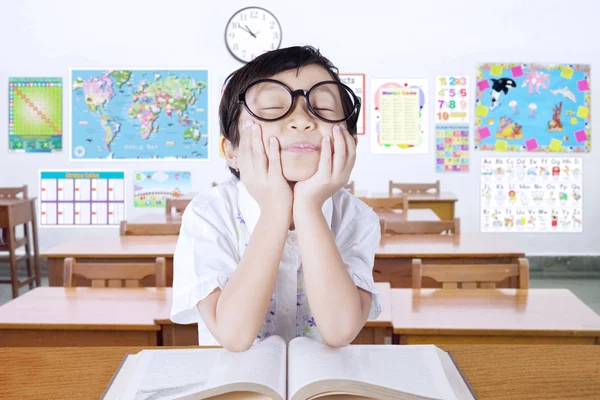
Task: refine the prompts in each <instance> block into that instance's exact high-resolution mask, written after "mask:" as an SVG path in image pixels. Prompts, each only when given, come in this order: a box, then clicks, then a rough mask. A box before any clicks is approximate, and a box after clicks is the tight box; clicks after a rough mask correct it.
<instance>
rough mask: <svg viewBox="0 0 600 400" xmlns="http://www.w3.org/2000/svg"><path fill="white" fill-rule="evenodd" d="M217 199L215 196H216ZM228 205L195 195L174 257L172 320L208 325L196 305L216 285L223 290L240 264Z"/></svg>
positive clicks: (202, 328)
mask: <svg viewBox="0 0 600 400" xmlns="http://www.w3.org/2000/svg"><path fill="white" fill-rule="evenodd" d="M213 200H214V199H213ZM227 215H228V213H227V206H226V205H225V204H219V202H217V201H211V199H210V198H208V199H207V198H198V197H196V198H195V199H194V200H193V201H192V203H190V205H189V206H188V207H187V208H186V210H185V212H184V214H183V217H182V223H181V230H180V232H179V239H178V241H177V246H176V248H175V255H174V260H173V304H172V306H171V320H172V321H173V322H175V323H179V324H190V323H194V322H198V328H199V331H200V333H202V331H203V330H206V326H205V325H204V323H203V321H202V320H201V317H200V312H199V311H198V309H197V307H196V305H197V304H198V302H199V301H200V300H203V299H204V298H206V297H207V296H208V295H209V294H211V293H212V292H213V291H214V290H215V289H216V288H220V289H221V290H223V289H224V288H225V284H226V283H227V281H228V279H229V278H230V277H231V275H232V274H233V272H234V271H235V269H236V267H237V265H238V264H239V255H238V251H237V244H236V243H237V242H236V234H235V230H234V229H235V228H234V227H233V225H232V223H231V221H229V220H228V217H227Z"/></svg>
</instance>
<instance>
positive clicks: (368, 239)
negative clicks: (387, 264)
mask: <svg viewBox="0 0 600 400" xmlns="http://www.w3.org/2000/svg"><path fill="white" fill-rule="evenodd" d="M380 240H381V231H380V226H379V217H378V216H377V214H375V212H374V211H373V210H372V209H371V208H369V207H364V208H362V209H361V210H360V211H359V212H358V214H356V216H355V217H354V218H353V219H352V220H351V221H350V222H349V223H348V224H347V225H346V226H345V227H344V228H343V229H342V231H341V232H340V233H339V234H338V236H337V238H336V245H337V248H338V250H339V252H340V256H341V257H342V261H343V262H344V265H345V266H346V269H347V271H348V274H349V275H350V278H351V279H352V281H353V282H354V284H355V285H356V286H357V287H359V288H361V289H364V290H366V291H368V292H371V310H370V311H369V320H372V319H376V318H377V317H378V316H379V314H380V313H381V311H382V310H383V305H382V301H381V295H380V294H379V291H378V290H377V288H376V287H375V281H374V280H373V263H374V261H375V252H376V251H377V249H378V247H379V242H380Z"/></svg>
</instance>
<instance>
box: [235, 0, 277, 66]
mask: <svg viewBox="0 0 600 400" xmlns="http://www.w3.org/2000/svg"><path fill="white" fill-rule="evenodd" d="M225 43H226V44H227V48H228V49H229V52H230V53H231V55H232V56H234V57H235V58H237V59H238V60H240V61H241V62H244V63H247V62H250V61H252V60H254V59H255V58H256V57H258V56H259V55H261V54H263V53H266V52H267V51H271V50H275V49H278V48H279V46H281V25H279V21H277V18H275V16H274V15H273V14H271V13H270V12H269V11H267V10H265V9H264V8H260V7H248V8H244V9H242V10H240V11H238V12H237V13H235V14H234V15H233V16H232V17H231V19H229V22H228V23H227V27H226V28H225Z"/></svg>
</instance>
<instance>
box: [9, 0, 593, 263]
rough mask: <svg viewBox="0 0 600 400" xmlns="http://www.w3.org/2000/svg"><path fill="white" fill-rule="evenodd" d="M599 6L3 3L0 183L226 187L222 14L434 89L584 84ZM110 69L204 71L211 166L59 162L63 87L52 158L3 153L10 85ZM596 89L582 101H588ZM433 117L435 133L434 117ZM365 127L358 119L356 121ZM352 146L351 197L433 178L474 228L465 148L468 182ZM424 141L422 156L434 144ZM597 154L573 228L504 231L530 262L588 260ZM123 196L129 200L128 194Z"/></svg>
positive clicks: (58, 234) (229, 65)
mask: <svg viewBox="0 0 600 400" xmlns="http://www.w3.org/2000/svg"><path fill="white" fill-rule="evenodd" d="M598 4H599V3H598V2H597V1H595V0H571V1H569V2H566V3H565V2H564V1H563V0H527V1H525V0H520V1H519V0H506V1H503V2H493V1H481V0H479V1H476V0H454V1H450V2H449V1H445V0H419V1H397V0H396V1H391V0H390V1H371V2H365V1H357V0H346V1H344V2H341V1H338V2H333V1H330V2H325V1H323V0H304V1H302V2H287V1H282V0H278V1H276V0H269V1H256V2H250V3H247V2H244V1H241V0H234V1H231V0H229V1H226V2H225V1H215V2H208V1H200V0H171V1H165V0H162V1H159V0H145V1H141V0H135V1H132V0H103V1H81V0H55V1H45V0H38V1H34V0H19V1H7V0H3V1H2V2H0V54H1V55H0V58H1V61H0V87H1V88H2V91H1V93H2V94H0V132H1V133H2V135H1V136H0V186H14V185H22V184H24V183H26V184H28V185H29V187H30V190H31V193H32V194H33V195H35V194H36V193H37V192H38V189H39V182H38V170H39V169H44V168H56V169H63V168H64V169H74V168H103V167H110V168H122V169H124V170H125V171H127V173H128V175H127V176H128V178H129V179H131V176H132V171H134V170H135V169H138V168H140V167H142V166H143V167H144V168H145V169H153V168H155V169H164V170H169V169H178V170H191V171H192V179H193V185H194V189H195V190H201V189H203V188H208V187H209V186H210V182H211V181H213V180H215V179H222V178H226V177H227V174H228V172H227V170H226V168H225V163H224V160H223V159H221V158H220V157H219V155H218V140H217V138H218V133H219V129H218V121H217V106H218V102H219V98H218V93H219V89H220V85H221V82H222V78H224V77H225V76H226V75H227V74H228V73H229V72H231V71H232V70H234V69H237V68H239V67H240V66H241V64H239V63H238V62H237V61H236V60H234V59H233V57H231V56H230V55H229V53H228V52H227V50H226V48H225V44H224V40H223V32H224V28H225V24H226V23H227V20H228V19H229V17H230V16H231V15H232V14H233V13H234V12H235V11H237V10H238V9H240V8H243V7H245V6H248V5H258V6H262V7H265V8H267V9H269V10H271V11H272V12H273V13H274V14H275V15H276V16H277V18H278V19H279V21H280V23H281V24H282V28H283V43H282V46H290V45H294V44H312V45H315V46H318V47H320V48H321V50H322V52H323V53H324V54H325V55H326V56H327V57H329V58H330V59H332V60H333V62H334V63H335V64H336V65H337V66H338V67H339V68H340V70H341V71H342V72H344V71H345V72H364V73H366V74H367V93H368V92H369V79H370V78H376V77H382V78H392V77H414V78H428V79H430V86H433V78H434V77H435V76H436V75H440V74H469V76H470V77H471V82H472V83H473V82H474V77H475V65H476V63H478V62H540V63H544V62H548V63H551V62H554V63H559V62H566V63H589V64H592V83H593V82H594V79H593V76H594V73H595V72H596V67H597V65H598V62H599V61H600V44H599V43H600V42H599V41H598V40H597V38H600V23H598V21H597V18H595V17H594V16H595V15H596V16H597V15H598V12H600V6H599V5H598ZM594 38H595V39H594ZM111 66H118V67H123V66H128V67H131V68H136V67H137V68H143V67H150V68H152V67H173V68H181V67H209V68H210V69H211V81H210V85H211V89H210V90H211V92H210V94H211V102H210V110H209V112H210V114H209V115H210V122H209V125H210V131H209V132H210V135H211V136H210V137H211V142H212V143H211V158H212V159H211V161H210V162H207V163H164V162H161V163H156V162H155V163H151V162H148V163H132V162H114V163H109V164H107V163H101V164H98V163H93V162H84V163H81V162H77V163H76V164H73V163H69V156H68V155H69V153H68V149H69V148H70V140H69V125H70V124H69V121H68V120H67V118H68V109H67V106H68V90H66V89H65V100H64V101H65V103H64V104H65V112H64V114H65V119H64V127H65V129H64V143H63V145H64V149H65V150H64V151H63V152H62V153H57V154H39V155H35V154H8V152H7V148H8V140H7V109H8V105H7V97H8V96H7V95H6V94H7V91H8V89H7V84H8V78H9V77H35V76H46V77H54V76H61V77H63V82H64V83H65V84H66V83H67V82H68V81H69V68H73V67H111ZM596 87H597V86H595V85H594V88H593V92H594V93H593V96H592V97H593V98H594V99H595V98H596V97H597V96H598V95H599V94H598V93H599V92H598V90H596ZM431 93H433V89H432V90H431ZM597 104H598V102H597V101H593V105H592V107H593V108H592V114H596V111H597V110H599V108H598V106H597ZM599 115H600V114H599ZM431 118H432V120H431V121H430V123H431V126H433V113H431ZM368 121H369V115H368V114H367V126H368ZM595 129H598V128H595ZM594 137H595V138H596V137H597V135H594ZM361 139H362V140H360V142H359V154H358V160H357V165H356V168H355V170H354V173H353V176H352V179H354V180H355V181H356V184H357V189H358V190H371V191H385V190H386V188H387V181H388V179H393V180H396V181H407V182H408V181H416V182H420V181H435V180H436V179H441V180H442V188H443V190H450V191H453V192H454V193H455V194H457V195H458V197H459V199H460V201H459V202H458V203H457V215H458V216H459V217H461V218H462V223H463V228H462V229H463V231H464V232H478V231H479V175H478V169H479V161H480V158H481V155H482V154H481V153H480V152H472V169H471V172H469V173H468V174H466V175H465V174H436V173H435V172H434V163H433V157H434V154H433V152H431V151H430V153H429V154H427V155H404V156H391V155H386V156H383V155H380V156H375V155H371V153H370V149H369V138H368V136H364V137H362V138H361ZM430 143H431V148H432V149H433V145H434V141H433V140H431V141H430ZM599 146H600V143H599V142H598V140H597V139H596V140H594V143H593V144H592V149H593V153H592V154H586V155H584V171H585V175H584V186H585V189H584V201H585V205H584V233H583V234H513V235H512V239H514V240H519V241H522V243H523V246H524V249H525V251H526V252H527V253H528V254H582V253H585V254H591V253H595V254H598V253H600V228H599V226H600V213H598V212H597V211H595V210H594V208H595V206H596V205H597V204H600V183H599V182H600V180H599V179H598V171H600V158H599V157H598V153H599V152H600V147H599ZM485 155H488V156H494V155H496V154H493V153H487V154H485ZM514 155H516V154H514ZM367 168H368V169H367ZM129 182H130V183H131V180H130V181H129ZM128 186H131V185H128ZM127 190H128V198H131V195H132V191H133V189H132V187H128V189H127ZM155 211H156V212H160V211H159V210H155ZM127 212H128V217H129V218H131V217H135V216H136V215H141V214H145V213H148V211H140V209H134V208H133V207H132V206H131V205H130V206H129V207H128V210H127ZM116 234H117V229H116V228H114V229H113V228H66V229H65V228H43V229H41V235H40V246H41V248H42V249H45V248H48V247H50V246H53V245H56V244H58V243H60V242H63V241H66V240H68V239H69V238H72V237H75V236H80V235H97V236H105V235H116ZM92 240H93V239H92Z"/></svg>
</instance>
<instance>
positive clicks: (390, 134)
mask: <svg viewBox="0 0 600 400" xmlns="http://www.w3.org/2000/svg"><path fill="white" fill-rule="evenodd" d="M428 83H429V82H428V80H427V79H401V78H392V79H372V80H371V88H370V97H369V100H370V102H369V104H370V107H371V114H370V118H371V121H370V134H371V153H373V154H427V153H428V152H429V125H428V123H429V112H428V109H429V106H428V102H427V101H428V95H429V92H428V90H429V89H428V87H429V86H428Z"/></svg>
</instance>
